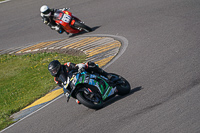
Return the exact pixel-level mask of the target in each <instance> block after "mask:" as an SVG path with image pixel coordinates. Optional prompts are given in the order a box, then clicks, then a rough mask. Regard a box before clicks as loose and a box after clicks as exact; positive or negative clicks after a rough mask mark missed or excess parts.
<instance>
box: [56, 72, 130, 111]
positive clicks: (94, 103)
mask: <svg viewBox="0 0 200 133" xmlns="http://www.w3.org/2000/svg"><path fill="white" fill-rule="evenodd" d="M110 74H112V75H113V77H114V78H112V79H113V81H110V80H109V79H108V78H106V77H104V76H102V75H99V74H94V73H93V74H92V73H89V72H86V71H83V72H73V71H71V72H69V73H68V75H67V76H66V75H63V74H61V75H60V77H59V78H60V79H61V80H62V81H63V83H64V87H63V90H64V94H65V95H66V97H67V101H69V99H70V97H73V98H75V99H77V100H78V101H79V102H80V103H81V104H83V105H85V106H86V107H88V108H91V109H100V108H102V107H103V104H104V102H105V101H107V100H108V99H110V98H112V97H114V96H116V94H118V95H126V94H128V93H129V92H130V88H131V87H130V84H129V83H128V81H127V80H126V79H125V78H123V77H122V76H119V75H117V74H114V73H110Z"/></svg>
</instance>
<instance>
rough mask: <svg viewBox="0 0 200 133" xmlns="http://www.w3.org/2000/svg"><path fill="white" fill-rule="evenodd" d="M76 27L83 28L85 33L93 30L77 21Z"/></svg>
mask: <svg viewBox="0 0 200 133" xmlns="http://www.w3.org/2000/svg"><path fill="white" fill-rule="evenodd" d="M74 26H75V27H80V28H82V29H83V30H84V31H85V32H91V31H92V29H91V28H90V27H89V26H87V25H85V24H83V23H80V22H78V21H75V23H74Z"/></svg>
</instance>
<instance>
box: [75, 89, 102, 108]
mask: <svg viewBox="0 0 200 133" xmlns="http://www.w3.org/2000/svg"><path fill="white" fill-rule="evenodd" d="M76 98H77V99H78V100H79V101H80V103H81V104H83V105H85V106H86V107H88V108H91V109H100V108H102V107H103V100H102V99H101V98H98V97H96V98H98V102H95V101H94V100H92V99H90V98H89V97H88V96H87V95H86V94H85V92H84V91H79V92H78V93H77V94H76Z"/></svg>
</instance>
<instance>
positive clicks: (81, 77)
mask: <svg viewBox="0 0 200 133" xmlns="http://www.w3.org/2000/svg"><path fill="white" fill-rule="evenodd" d="M71 84H72V86H74V87H76V86H77V85H79V84H89V85H92V86H95V87H96V88H97V89H98V91H99V93H100V94H101V95H102V99H103V100H105V99H106V98H107V97H109V96H111V95H113V94H114V93H115V91H116V88H113V87H111V86H109V84H108V83H107V82H106V80H105V79H103V78H102V77H100V76H98V75H96V74H90V73H88V72H86V71H85V72H82V73H78V74H76V76H75V77H74V78H73V80H72V82H71Z"/></svg>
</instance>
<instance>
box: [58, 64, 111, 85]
mask: <svg viewBox="0 0 200 133" xmlns="http://www.w3.org/2000/svg"><path fill="white" fill-rule="evenodd" d="M72 70H75V71H83V70H86V71H87V72H89V73H98V74H100V75H103V76H105V77H107V78H108V79H111V78H112V76H111V75H110V74H108V73H107V72H105V71H104V70H103V69H101V68H99V67H98V66H97V65H96V64H95V63H94V62H91V61H90V62H87V63H85V64H84V63H80V64H74V63H71V62H67V63H65V64H64V65H61V70H60V72H59V73H58V74H57V75H55V76H54V81H55V82H56V84H57V85H59V86H60V87H63V85H64V83H63V82H62V81H61V79H60V78H59V76H60V74H63V75H65V79H67V75H68V73H69V72H70V71H72Z"/></svg>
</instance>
